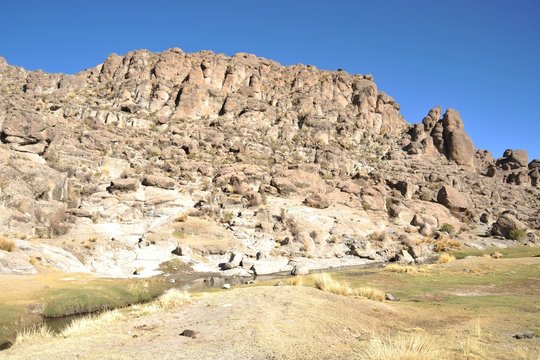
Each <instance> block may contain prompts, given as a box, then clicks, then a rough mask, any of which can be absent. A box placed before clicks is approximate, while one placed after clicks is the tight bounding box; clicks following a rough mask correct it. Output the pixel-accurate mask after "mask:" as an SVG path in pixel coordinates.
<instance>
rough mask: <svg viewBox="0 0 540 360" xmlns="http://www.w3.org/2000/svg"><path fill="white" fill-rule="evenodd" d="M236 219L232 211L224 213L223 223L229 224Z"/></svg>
mask: <svg viewBox="0 0 540 360" xmlns="http://www.w3.org/2000/svg"><path fill="white" fill-rule="evenodd" d="M233 218H234V214H233V213H232V211H225V212H224V213H223V217H222V218H221V222H222V223H228V222H231V220H232V219H233Z"/></svg>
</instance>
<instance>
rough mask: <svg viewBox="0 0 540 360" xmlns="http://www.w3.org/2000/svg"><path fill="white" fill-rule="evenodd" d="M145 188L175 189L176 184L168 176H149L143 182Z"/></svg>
mask: <svg viewBox="0 0 540 360" xmlns="http://www.w3.org/2000/svg"><path fill="white" fill-rule="evenodd" d="M142 184H143V185H144V186H155V187H159V188H162V189H174V187H175V186H176V182H175V181H174V179H172V178H170V177H168V176H157V175H148V176H146V177H145V178H144V180H143V181H142Z"/></svg>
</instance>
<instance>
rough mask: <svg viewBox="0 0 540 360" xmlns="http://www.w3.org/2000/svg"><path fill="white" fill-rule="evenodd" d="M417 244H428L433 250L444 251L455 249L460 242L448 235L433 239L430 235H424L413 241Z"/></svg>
mask: <svg viewBox="0 0 540 360" xmlns="http://www.w3.org/2000/svg"><path fill="white" fill-rule="evenodd" d="M415 243H416V244H417V245H419V244H430V245H431V246H433V250H434V251H435V252H445V251H450V250H456V249H459V248H461V246H462V244H461V243H460V242H459V241H457V240H454V239H450V238H449V237H446V236H443V237H441V238H439V239H434V238H432V237H430V236H424V237H423V238H421V239H418V240H416V241H415Z"/></svg>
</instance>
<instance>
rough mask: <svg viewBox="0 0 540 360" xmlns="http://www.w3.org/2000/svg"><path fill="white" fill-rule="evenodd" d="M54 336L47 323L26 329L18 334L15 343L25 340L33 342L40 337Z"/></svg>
mask: <svg viewBox="0 0 540 360" xmlns="http://www.w3.org/2000/svg"><path fill="white" fill-rule="evenodd" d="M52 336H53V333H52V332H51V331H50V330H49V328H48V327H47V326H45V325H40V326H37V327H32V328H29V329H24V330H23V331H21V332H19V333H18V334H17V337H16V338H15V344H20V343H23V342H33V341H35V340H40V339H48V338H51V337H52Z"/></svg>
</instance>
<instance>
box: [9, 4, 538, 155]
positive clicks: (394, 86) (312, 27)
mask: <svg viewBox="0 0 540 360" xmlns="http://www.w3.org/2000/svg"><path fill="white" fill-rule="evenodd" d="M539 17H540V1H538V0H513V1H509V0H505V1H501V0H490V1H474V0H467V1H463V0H453V1H434V0H429V1H428V0H402V1H397V0H386V1H382V2H378V1H373V0H371V1H339V0H334V1H317V0H312V1H292V0H289V1H283V0H273V1H265V2H263V1H254V0H251V1H235V0H229V1H213V0H207V1H204V2H196V1H190V2H183V1H172V0H170V1H165V0H152V1H139V0H131V1H113V0H109V1H101V0H93V1H85V0H81V1H72V0H70V1H67V0H63V1H62V0H57V1H55V0H49V1H43V0H41V1H25V0H19V1H16V2H15V1H4V2H3V3H2V10H1V13H0V55H1V56H3V57H5V58H6V59H7V60H8V62H9V63H11V64H14V65H19V66H23V67H25V68H27V69H43V70H45V71H52V72H67V73H75V72H77V71H80V70H82V69H84V68H87V67H93V66H95V65H97V64H99V63H101V62H103V60H104V59H105V58H106V56H107V55H108V54H109V53H112V52H116V53H119V54H122V53H125V52H127V51H130V50H134V49H142V48H145V49H149V50H152V51H162V50H164V49H167V48H169V47H180V48H182V49H183V50H185V51H198V50H202V49H208V50H212V51H215V52H223V53H225V54H228V55H232V54H234V53H235V52H240V51H241V52H250V53H255V54H257V55H259V56H263V57H267V58H271V59H274V60H276V61H278V62H280V63H282V64H285V65H289V64H295V63H304V64H312V65H316V66H318V67H319V68H322V69H330V70H335V69H338V68H343V69H345V70H347V71H349V72H353V73H362V74H366V73H372V74H373V75H374V77H375V81H376V82H377V84H378V86H379V88H380V89H381V90H383V91H385V92H387V93H388V94H390V95H391V96H393V97H394V98H395V99H396V100H397V101H398V102H399V103H400V104H401V108H402V113H403V114H404V116H405V118H406V119H407V120H408V121H409V122H419V121H421V120H422V118H423V116H424V115H425V114H426V113H427V112H428V110H429V109H430V108H431V107H433V106H435V105H441V106H442V107H443V108H447V107H453V108H456V109H457V110H459V111H460V113H461V115H462V118H463V121H464V122H465V128H466V130H467V131H468V132H469V134H470V135H471V137H472V139H473V141H474V142H475V144H476V146H477V147H478V148H484V149H488V150H490V151H492V152H493V154H494V156H495V157H500V156H501V155H502V152H503V151H504V149H506V148H525V149H527V150H528V151H529V156H530V158H540V141H539V140H538V139H539V137H540V116H539V111H538V108H539V106H540V100H539V98H540V91H539V86H540V21H539V20H538V18H539Z"/></svg>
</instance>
